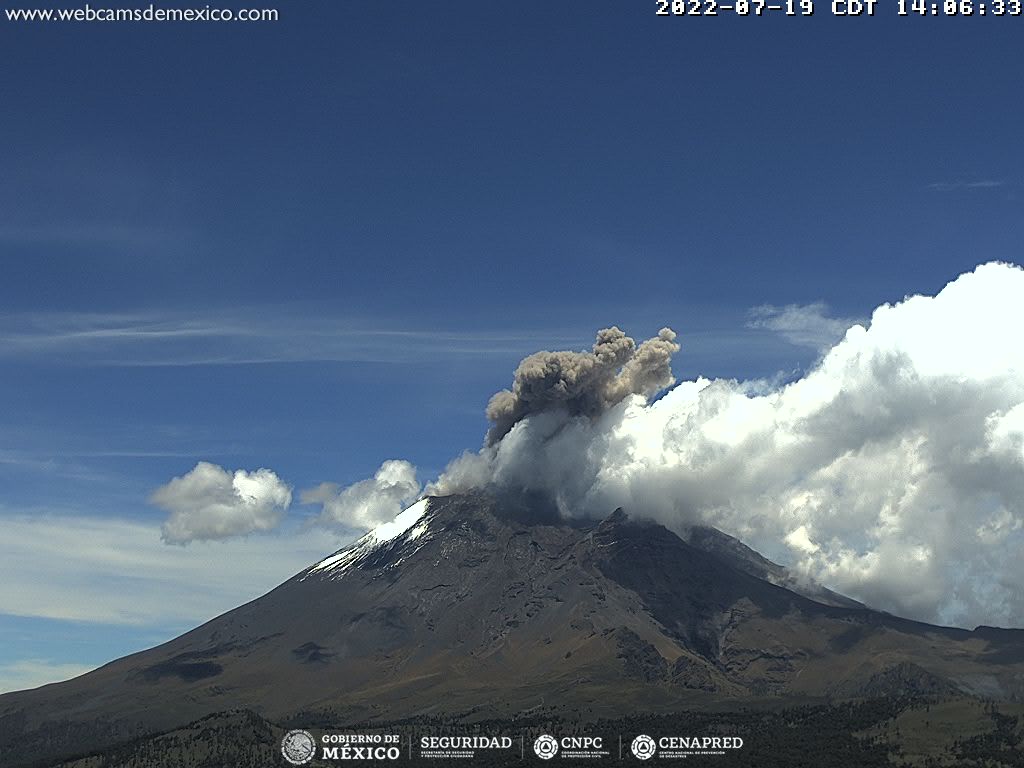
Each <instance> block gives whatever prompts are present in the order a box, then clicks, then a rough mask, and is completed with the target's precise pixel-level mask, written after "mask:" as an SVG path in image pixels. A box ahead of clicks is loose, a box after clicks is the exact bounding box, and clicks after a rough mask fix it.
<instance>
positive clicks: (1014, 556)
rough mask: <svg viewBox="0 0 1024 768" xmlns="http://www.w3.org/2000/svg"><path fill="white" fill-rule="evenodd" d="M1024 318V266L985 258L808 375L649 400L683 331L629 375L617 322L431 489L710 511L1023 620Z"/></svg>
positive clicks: (985, 612) (681, 523)
mask: <svg viewBox="0 0 1024 768" xmlns="http://www.w3.org/2000/svg"><path fill="white" fill-rule="evenodd" d="M791 314H792V313H791ZM790 319H791V320H792V319H793V318H792V317H791V318H790ZM787 322H788V321H787ZM1022 327H1024V271H1022V270H1021V269H1020V268H1018V267H1015V266H1011V265H1006V264H995V263H993V264H986V265H983V266H981V267H978V268H977V269H976V270H975V271H974V272H972V273H969V274H965V275H962V276H960V277H959V278H958V279H956V280H955V281H953V282H952V283H950V284H949V285H947V286H946V287H945V288H944V289H943V290H942V291H941V292H940V293H938V294H937V295H936V296H914V297H910V298H907V299H905V300H904V301H902V302H899V303H898V304H895V305H888V304H886V305H883V306H881V307H879V308H878V309H876V310H875V312H874V313H873V315H872V317H871V320H870V322H869V323H867V324H866V325H854V326H852V327H850V328H849V329H848V330H846V332H845V334H844V335H843V337H842V339H841V340H840V341H838V343H836V344H835V345H834V346H832V347H831V348H830V349H829V350H828V351H827V352H825V353H824V354H823V356H822V358H821V360H820V361H819V362H818V363H817V364H816V365H815V367H814V368H813V369H812V370H811V371H809V372H808V373H807V374H806V375H805V376H804V377H803V378H801V379H799V380H797V381H793V382H790V383H787V384H785V385H781V386H772V387H767V386H766V385H765V384H764V383H763V382H756V383H751V382H748V383H745V382H737V381H731V380H715V381H711V380H707V379H703V378H698V379H695V380H693V381H686V382H682V383H681V384H679V385H678V386H676V387H675V388H674V389H672V390H671V391H670V392H668V393H667V394H666V395H664V396H663V397H661V398H660V399H658V400H657V401H656V402H653V403H651V402H649V395H650V394H652V393H653V390H654V389H656V388H657V387H656V383H657V382H659V381H660V382H664V383H667V382H669V381H671V372H670V370H669V368H668V361H669V358H670V357H671V353H672V352H673V351H674V347H675V343H674V341H673V339H672V336H669V335H668V334H664V335H662V336H659V339H660V340H661V343H662V346H661V347H660V348H659V349H658V351H657V353H656V354H654V355H652V357H653V358H654V359H655V364H654V365H653V368H652V369H651V370H653V375H645V374H641V375H640V376H639V377H638V378H639V380H641V381H643V382H645V384H644V385H643V386H639V387H637V386H633V385H632V384H626V385H624V386H622V387H621V388H620V387H618V385H617V383H616V382H617V379H618V377H619V376H622V375H624V372H625V368H626V366H628V365H630V364H631V361H632V360H634V359H635V358H636V357H639V356H640V349H642V348H643V345H641V347H640V348H639V349H636V350H632V349H631V348H630V347H631V345H630V344H629V343H628V342H627V341H625V338H624V336H623V335H621V332H618V331H616V330H615V329H613V330H612V331H609V332H602V335H601V336H599V338H598V344H596V345H595V348H594V352H593V355H592V357H593V361H588V359H587V356H590V354H591V353H542V354H541V355H540V356H533V357H531V358H527V360H525V361H524V363H523V365H522V366H520V369H519V370H518V371H517V373H516V379H515V383H514V385H513V388H512V390H511V391H509V392H505V393H499V395H498V396H496V401H492V404H491V407H490V408H489V411H488V415H489V416H490V417H491V419H492V421H493V422H494V424H495V427H494V429H493V430H492V432H491V435H490V439H489V441H488V443H487V444H486V445H485V447H484V448H483V449H482V450H481V451H479V452H478V453H467V454H464V455H463V456H462V457H460V458H458V459H456V460H455V461H453V462H452V463H451V464H450V465H449V467H448V469H447V470H446V472H445V474H444V475H442V477H441V478H439V480H438V481H436V482H435V483H434V484H432V485H431V486H430V487H429V488H428V492H434V493H451V492H457V491H460V490H465V489H468V488H476V487H489V488H491V489H495V490H498V491H501V490H503V489H507V490H513V491H517V492H518V491H523V490H530V491H540V492H543V493H546V494H547V495H549V496H550V497H551V498H552V499H554V500H555V501H556V502H557V504H558V506H559V508H560V509H561V510H562V512H563V514H565V515H575V516H583V515H604V514H607V513H608V512H609V511H610V510H612V509H614V508H615V507H616V506H620V505H621V506H624V507H626V508H627V509H629V510H631V511H633V512H634V513H636V514H643V515H647V516H650V517H653V518H655V519H658V520H660V521H662V522H664V523H665V524H667V525H669V526H670V527H673V528H675V529H677V530H679V531H681V532H684V533H685V531H686V529H687V527H688V526H690V525H692V524H694V523H704V524H711V525H715V526H717V527H719V528H721V529H723V530H725V531H727V532H729V533H732V534H734V535H737V536H739V537H740V538H741V539H743V540H744V541H746V542H747V543H749V544H750V545H751V546H754V547H755V548H757V549H759V550H761V551H763V552H765V553H766V554H767V555H769V556H771V557H774V558H775V559H777V560H780V561H782V562H784V563H787V564H789V565H790V566H791V567H793V568H794V569H795V570H797V571H798V572H799V573H801V574H804V575H806V576H808V577H810V578H813V579H816V580H818V581H820V582H822V583H824V584H826V585H828V586H831V587H834V588H837V589H839V590H840V591H842V592H845V593H847V594H849V595H851V596H853V597H856V598H858V599H861V600H863V601H865V602H867V603H868V604H870V605H872V606H875V607H878V608H882V609H887V610H891V611H893V612H895V613H899V614H902V615H907V616H911V617H915V618H920V619H925V620H930V621H941V622H949V623H956V624H961V625H974V624H979V623H989V624H1002V625H1017V626H1020V625H1022V624H1024V344H1021V343H1020V341H1019V339H1017V338H1016V333H1017V329H1019V328H1022ZM781 330H785V329H781ZM606 334H607V335H606ZM648 343H650V342H648ZM668 345H671V348H670V347H669V346H668ZM580 355H583V357H580ZM637 365H638V366H639V367H640V368H642V369H646V365H645V364H644V363H638V364H637ZM648 385H649V386H648ZM661 386H664V384H662V385H661ZM613 393H621V394H622V395H623V396H622V397H617V396H616V394H613Z"/></svg>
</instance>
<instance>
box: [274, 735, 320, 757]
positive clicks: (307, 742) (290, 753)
mask: <svg viewBox="0 0 1024 768" xmlns="http://www.w3.org/2000/svg"><path fill="white" fill-rule="evenodd" d="M281 754H282V755H283V756H284V759H285V760H287V761H288V762H289V763H291V764H292V765H305V764H306V763H308V762H309V761H310V760H312V759H313V756H314V755H315V754H316V739H314V738H313V734H311V733H310V732H309V731H301V730H295V731H288V733H286V734H285V735H284V738H283V739H281Z"/></svg>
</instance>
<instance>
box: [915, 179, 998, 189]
mask: <svg viewBox="0 0 1024 768" xmlns="http://www.w3.org/2000/svg"><path fill="white" fill-rule="evenodd" d="M1004 186H1006V182H1005V181H999V180H997V179H977V180H975V181H964V180H957V181H933V182H932V183H931V184H929V185H928V189H929V190H931V191H932V192H975V191H978V190H984V189H998V188H999V187H1004Z"/></svg>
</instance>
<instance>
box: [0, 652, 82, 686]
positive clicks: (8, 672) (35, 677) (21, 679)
mask: <svg viewBox="0 0 1024 768" xmlns="http://www.w3.org/2000/svg"><path fill="white" fill-rule="evenodd" d="M93 669H94V666H93V665H91V664H66V663H61V662H55V661H52V660H51V659H18V660H16V661H12V662H9V663H6V664H0V693H8V692H10V691H23V690H27V689H29V688H38V687H39V686H40V685H46V684H47V683H56V682H60V681H61V680H70V679H71V678H72V677H78V676H79V675H84V674H85V673H86V672H91V671H92V670H93Z"/></svg>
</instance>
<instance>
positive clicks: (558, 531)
mask: <svg viewBox="0 0 1024 768" xmlns="http://www.w3.org/2000/svg"><path fill="white" fill-rule="evenodd" d="M682 533H683V535H679V534H677V533H675V532H673V531H670V530H668V529H667V528H665V527H663V526H661V525H658V524H655V523H652V522H648V521H644V520H635V519H631V518H630V517H629V516H628V514H627V512H625V511H623V510H621V509H620V510H615V511H612V512H611V513H610V514H609V515H608V516H607V517H606V518H605V519H603V520H601V521H599V522H596V521H593V520H587V521H583V520H565V519H563V518H561V517H560V516H559V515H558V514H557V513H556V512H554V511H553V510H552V509H550V508H549V505H547V504H546V503H544V502H543V501H542V500H538V499H530V498H523V499H517V500H515V501H509V500H507V499H498V498H496V497H493V496H490V495H487V494H485V493H476V494H471V495H459V496H447V497H431V498H425V499H423V500H421V501H419V502H417V503H416V504H414V505H413V506H412V507H410V508H409V509H407V510H406V511H405V512H403V513H402V514H401V515H399V516H398V518H396V519H395V521H393V522H392V523H388V524H386V525H384V526H381V527H379V528H377V529H376V530H374V531H372V532H370V533H368V534H366V535H365V536H363V537H362V538H361V539H359V540H358V541H356V542H354V543H353V544H352V545H350V546H349V547H346V548H344V549H342V550H341V551H339V552H337V553H335V554H333V555H331V556H330V557H327V558H326V559H324V560H322V561H321V562H318V563H316V564H314V565H312V566H310V567H309V568H307V569H306V570H304V571H302V572H301V573H298V574H296V575H295V576H294V577H292V578H291V579H289V580H288V581H286V582H285V583H283V584H282V585H280V586H279V587H277V588H276V589H274V590H273V591H271V592H270V593H268V594H266V595H264V596H263V597H260V598H259V599H257V600H254V601H252V602H250V603H248V604H246V605H243V606H241V607H239V608H236V609H235V610H232V611H230V612H228V613H226V614H224V615H222V616H220V617H218V618H216V619H213V620H212V621H210V622H208V623H206V624H204V625H202V626H200V627H198V628H197V629H194V630H192V631H191V632H188V633H187V634H184V635H182V636H181V637H178V638H177V639H175V640H172V641H170V642H168V643H166V644H164V645H161V646H158V647H156V648H153V649H150V650H147V651H143V652H141V653H136V654H134V655H131V656H128V657H125V658H123V659H120V660H117V661H114V662H112V663H110V664H107V665H106V666H104V667H101V668H100V669H97V670H95V671H93V672H90V673H88V674H86V675H83V676H81V677H79V678H76V679H74V680H71V681H68V682H64V683H58V684H53V685H47V686H44V687H42V688H38V689H35V690H31V691H22V692H16V693H10V694H6V695H4V696H0V764H2V765H5V766H19V765H28V764H32V763H40V761H42V763H41V764H47V762H46V761H50V763H52V762H56V761H58V760H60V759H62V758H64V757H66V756H68V755H71V754H73V753H85V752H88V751H89V750H101V749H104V748H106V747H108V746H110V745H113V744H116V743H119V742H123V741H125V740H128V739H132V738H136V737H139V736H142V735H145V734H152V733H157V732H161V731H167V730H170V729H174V728H179V727H181V726H183V725H185V724H187V723H190V722H193V721H196V720H197V719H199V718H203V717H205V716H207V715H211V714H213V713H217V712H224V711H228V710H250V711H252V712H255V713H258V714H259V715H260V716H262V717H266V718H270V719H272V720H273V719H278V720H281V719H288V718H295V717H296V716H298V715H300V714H302V713H306V714H310V713H318V712H319V713H330V718H331V721H332V722H334V723H335V724H336V725H338V726H346V725H354V724H364V723H368V722H375V721H388V720H390V721H394V720H397V719H401V718H414V717H421V716H441V715H443V716H449V717H470V716H472V717H485V716H487V717H495V718H501V717H511V716H514V715H516V714H518V713H523V712H529V711H531V710H532V709H535V708H538V707H548V708H557V709H559V710H562V711H573V712H586V713H588V715H589V716H594V717H597V716H616V715H621V714H626V713H633V712H651V713H658V712H672V711H677V710H681V709H694V708H701V707H709V706H723V705H735V706H737V707H738V706H756V705H758V704H765V705H769V706H770V704H771V702H773V701H776V702H777V701H780V700H783V699H785V700H787V701H808V702H813V701H835V700H842V699H857V698H865V697H873V696H886V695H891V694H900V695H906V694H922V695H932V694H935V695H945V694H955V695H961V694H963V695H975V696H985V697H988V698H1007V699H1009V698H1013V697H1019V696H1020V695H1021V694H1024V631H1020V630H1003V629H995V628H988V627H979V628H977V629H975V630H974V631H968V630H964V629H954V628H947V627H937V626H932V625H928V624H924V623H920V622H915V621H910V620H906V619H902V618H898V617H896V616H892V615H889V614H886V613H882V612H879V611H874V610H871V609H870V608H867V607H865V606H863V605H861V604H860V603H857V602H856V601H853V600H850V599H848V598H845V597H843V596H841V595H837V594H835V593H833V592H830V591H828V590H825V589H822V588H820V587H814V586H806V585H801V584H800V583H799V582H798V581H797V580H795V579H793V578H792V577H790V575H789V574H788V572H787V571H786V570H785V569H784V568H782V567H780V566H778V565H776V564H774V563H772V562H770V561H768V560H767V559H765V558H763V557H761V556H760V555H759V554H758V553H756V552H754V551H753V550H751V549H749V548H747V547H746V546H744V545H743V544H742V543H740V542H739V541H737V540H736V539H733V538H731V537H729V536H727V535H725V534H723V533H721V532H719V531H716V530H714V529H709V528H694V529H692V530H689V531H685V532H682Z"/></svg>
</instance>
